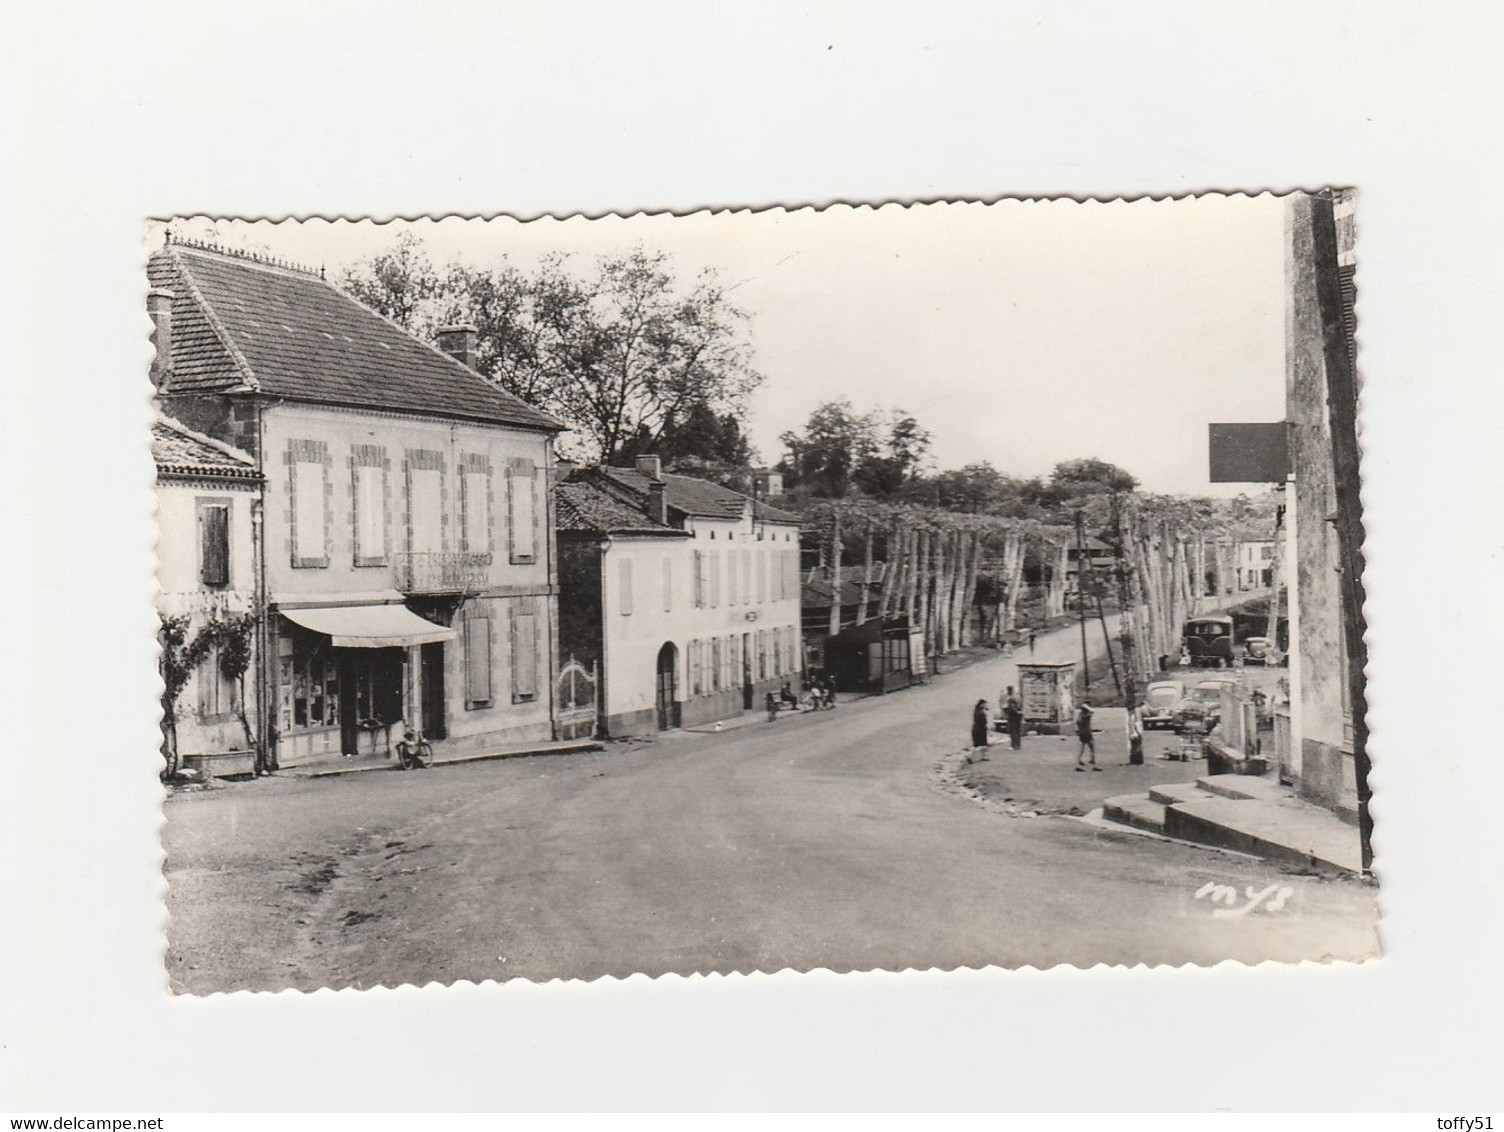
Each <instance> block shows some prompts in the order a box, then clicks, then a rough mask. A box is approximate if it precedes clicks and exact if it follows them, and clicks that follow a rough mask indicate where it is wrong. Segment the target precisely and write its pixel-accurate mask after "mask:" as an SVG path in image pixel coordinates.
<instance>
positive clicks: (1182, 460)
mask: <svg viewBox="0 0 1504 1132" xmlns="http://www.w3.org/2000/svg"><path fill="white" fill-rule="evenodd" d="M1283 221H1284V205H1283V203H1282V202H1281V201H1279V200H1278V199H1276V198H1274V197H1271V196H1269V195H1267V194H1266V195H1264V196H1260V197H1251V198H1250V197H1244V196H1238V197H1201V198H1195V199H1186V200H1174V201H1170V200H1162V201H1151V200H1139V201H1133V202H1112V203H1101V202H1076V201H1069V200H1063V201H1061V200H1056V201H1002V202H999V203H996V204H991V205H984V204H950V203H942V204H926V205H913V206H909V207H904V206H900V205H891V204H890V205H884V206H882V207H879V208H873V207H869V206H859V207H849V206H845V205H837V206H833V207H830V208H827V209H824V210H822V211H814V210H811V209H803V210H799V211H796V212H786V211H783V210H781V209H777V210H767V211H763V212H755V213H753V212H730V211H723V212H715V213H710V212H699V213H694V214H691V215H689V216H683V217H678V216H671V215H652V216H643V215H639V216H633V217H627V218H622V217H617V216H608V217H603V218H599V219H587V218H584V217H570V218H566V219H562V220H560V219H555V218H552V217H544V218H540V219H536V220H529V221H525V222H524V221H519V220H515V219H512V218H510V217H498V218H495V219H491V220H478V219H473V220H472V219H462V218H448V219H444V220H440V221H431V220H418V221H411V222H410V221H403V220H394V221H390V222H386V223H379V224H378V223H374V222H370V221H345V220H335V221H328V220H322V219H313V220H306V221H296V220H284V221H279V222H270V221H255V222H251V221H236V220H229V221H226V220H219V221H215V222H213V225H212V231H213V234H214V235H215V236H216V237H217V238H218V239H220V240H221V241H222V242H224V243H226V244H228V245H230V246H234V247H241V246H248V247H253V248H258V249H263V250H266V251H269V252H270V253H271V254H273V255H277V256H280V257H282V258H284V259H289V260H292V261H294V262H298V263H303V264H308V265H314V266H317V265H322V266H325V267H326V268H327V270H328V273H329V275H330V277H331V278H333V277H335V276H336V275H337V274H338V273H339V272H340V270H341V269H342V268H343V267H344V266H345V265H347V264H352V263H356V262H358V261H360V260H362V259H364V258H366V257H368V256H370V255H372V254H374V253H376V252H379V251H381V250H384V249H385V248H387V247H388V246H390V245H391V243H393V242H394V241H395V240H396V238H397V236H398V234H399V232H400V231H401V230H402V229H404V228H407V229H411V230H412V231H413V232H414V233H415V234H417V235H418V236H419V237H421V238H422V240H423V242H424V244H425V246H426V247H427V249H428V252H429V254H430V256H431V257H432V259H433V260H434V262H435V263H436V264H440V265H443V264H446V263H448V262H450V261H452V260H462V261H465V262H468V263H471V264H474V265H477V266H484V265H486V264H489V263H494V262H496V261H497V259H498V258H499V257H501V256H503V255H505V256H508V257H509V258H511V259H512V260H513V261H514V262H516V263H517V264H519V265H521V266H528V265H530V264H532V263H534V262H536V261H537V260H538V258H539V257H541V256H543V255H545V254H547V253H549V252H554V251H565V252H571V253H574V254H576V255H577V256H579V257H580V258H581V259H583V260H585V261H587V262H588V261H589V259H590V258H591V257H593V256H596V255H600V254H610V253H614V252H620V251H625V250H627V249H629V248H631V247H633V246H634V245H637V244H642V245H645V246H647V247H650V248H655V249H662V250H664V251H666V252H668V253H670V254H671V255H672V257H673V259H674V261H675V263H676V265H677V266H678V268H679V270H680V273H681V277H682V278H683V279H685V281H686V282H688V281H689V280H690V279H691V278H692V277H693V276H694V275H695V274H696V273H698V272H699V271H700V270H701V269H702V268H705V267H710V268H714V269H715V270H717V271H718V272H719V273H720V275H721V277H722V279H723V281H724V282H725V283H726V284H727V285H728V286H730V287H732V288H733V290H732V297H733V298H734V300H735V301H736V302H737V304H738V305H740V306H741V307H743V308H744V309H746V310H747V311H748V312H749V313H750V315H751V334H752V339H753V343H754V346H755V349H756V365H757V368H758V369H759V370H760V371H761V372H762V373H763V374H765V375H766V382H765V384H764V385H763V386H762V387H761V388H760V389H759V390H758V391H757V392H756V393H755V394H754V395H753V399H752V401H751V405H750V411H749V413H748V421H747V425H748V428H749V431H750V433H751V438H752V441H753V444H754V446H755V447H756V448H757V449H758V451H759V454H760V456H761V458H762V459H763V461H764V462H766V463H774V462H776V461H777V460H778V458H779V456H780V455H781V445H780V444H779V442H778V437H779V436H780V435H781V434H782V433H783V432H785V431H786V430H789V429H798V428H800V427H801V426H802V425H803V423H804V421H805V420H806V419H807V417H808V415H809V413H810V410H811V409H813V408H814V407H815V406H816V405H817V404H818V403H820V402H822V401H827V400H832V399H839V398H849V399H850V400H851V402H852V403H853V405H854V407H855V408H856V409H857V410H858V411H865V410H867V409H871V408H884V409H886V408H897V409H902V410H905V411H906V412H908V413H910V414H912V415H913V416H915V417H916V418H917V419H918V420H919V422H920V423H921V424H922V425H924V426H925V427H926V428H928V429H929V430H930V432H931V433H932V434H933V436H934V449H933V457H934V462H935V465H936V466H937V467H939V468H957V467H960V466H962V465H964V464H967V463H971V462H974V461H982V460H986V461H990V462H992V463H993V464H994V465H995V466H996V467H997V468H998V469H999V470H1001V471H1003V472H1006V473H1009V474H1012V475H1021V476H1031V475H1048V473H1049V471H1050V469H1051V468H1052V467H1053V466H1054V465H1055V464H1056V463H1057V462H1059V461H1061V460H1066V459H1071V458H1074V457H1080V456H1095V457H1098V458H1100V459H1104V460H1108V461H1111V462H1112V463H1114V464H1118V465H1120V466H1122V467H1124V468H1126V469H1128V471H1130V472H1132V473H1133V474H1134V475H1135V476H1137V477H1138V479H1139V481H1140V482H1141V484H1142V486H1143V488H1144V489H1145V490H1148V491H1155V492H1176V493H1178V492H1184V493H1192V494H1216V495H1227V494H1235V493H1237V492H1238V491H1242V490H1251V488H1249V487H1247V486H1245V485H1212V484H1209V483H1208V482H1207V451H1206V449H1207V440H1206V426H1207V424H1209V423H1212V422H1222V421H1273V420H1279V419H1281V418H1282V417H1283V416H1284V319H1285V297H1284V248H1283V235H1282V231H1283ZM161 227H162V225H160V224H156V223H154V224H151V225H149V226H148V243H149V244H150V245H153V246H154V245H155V244H156V243H159V242H160V240H161ZM173 229H174V231H175V232H177V233H180V234H182V235H185V236H203V235H206V234H209V233H210V231H211V226H210V223H209V222H208V221H205V220H202V219H193V220H188V221H176V222H174V223H173Z"/></svg>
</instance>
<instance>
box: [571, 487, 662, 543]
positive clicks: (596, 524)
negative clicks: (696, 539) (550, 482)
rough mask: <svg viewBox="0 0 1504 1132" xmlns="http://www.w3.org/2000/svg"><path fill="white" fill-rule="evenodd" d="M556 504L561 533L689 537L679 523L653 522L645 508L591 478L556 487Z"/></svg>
mask: <svg viewBox="0 0 1504 1132" xmlns="http://www.w3.org/2000/svg"><path fill="white" fill-rule="evenodd" d="M554 508H555V514H556V518H557V528H558V531H559V533H560V534H571V533H577V532H578V533H589V534H632V535H678V536H681V537H688V536H687V535H686V534H685V532H684V531H681V530H679V529H678V528H677V527H670V526H666V525H664V524H663V523H656V522H654V521H653V520H652V519H651V518H649V517H648V514H647V512H646V511H645V510H643V509H642V508H639V507H634V506H633V505H632V504H630V503H628V502H627V501H626V500H624V499H622V498H620V497H618V496H617V495H615V494H614V493H612V492H610V491H608V490H607V489H606V488H605V487H604V486H602V485H601V484H599V483H596V482H592V481H591V480H590V479H589V478H580V479H572V480H569V481H566V482H565V483H561V484H560V485H559V486H558V487H556V488H554Z"/></svg>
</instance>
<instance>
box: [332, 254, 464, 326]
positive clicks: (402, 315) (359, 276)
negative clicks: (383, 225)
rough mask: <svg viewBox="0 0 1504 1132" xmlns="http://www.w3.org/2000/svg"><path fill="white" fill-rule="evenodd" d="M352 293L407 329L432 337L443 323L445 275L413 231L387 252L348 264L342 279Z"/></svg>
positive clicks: (345, 287) (343, 284) (342, 283)
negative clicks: (439, 305)
mask: <svg viewBox="0 0 1504 1132" xmlns="http://www.w3.org/2000/svg"><path fill="white" fill-rule="evenodd" d="M340 284H341V286H343V287H344V289H345V290H346V291H348V292H349V293H350V294H351V295H352V296H354V297H355V298H356V299H359V300H360V301H361V302H363V303H365V305H366V306H368V307H370V308H371V309H372V310H374V311H376V312H378V313H380V314H384V315H386V317H387V318H389V319H391V320H392V321H393V322H395V323H396V324H397V325H398V326H400V327H402V328H403V329H404V330H409V331H411V332H412V333H414V334H416V335H418V336H419V337H420V338H428V339H432V337H433V331H434V329H435V328H436V327H437V326H438V325H439V315H438V311H437V310H436V309H435V302H436V301H437V300H440V299H442V298H443V297H444V295H445V292H446V284H445V280H444V278H443V277H442V276H441V275H440V274H439V272H438V271H437V270H435V268H434V266H433V261H432V260H430V259H429V258H428V253H427V252H426V251H424V249H423V241H422V240H420V239H419V238H418V237H417V236H415V235H413V234H412V233H411V232H404V233H402V235H400V236H398V237H397V240H396V242H395V243H393V244H392V246H391V247H390V248H388V249H387V250H386V251H384V252H377V253H376V254H375V255H373V256H372V257H371V258H370V259H368V260H365V261H364V262H362V263H358V264H355V265H354V266H351V267H347V268H346V269H345V271H344V275H343V276H342V277H341V280H340Z"/></svg>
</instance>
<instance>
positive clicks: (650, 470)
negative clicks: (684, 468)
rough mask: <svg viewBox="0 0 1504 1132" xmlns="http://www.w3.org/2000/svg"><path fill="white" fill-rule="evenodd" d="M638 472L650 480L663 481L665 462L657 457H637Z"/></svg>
mask: <svg viewBox="0 0 1504 1132" xmlns="http://www.w3.org/2000/svg"><path fill="white" fill-rule="evenodd" d="M637 470H638V471H639V472H641V473H642V474H643V475H645V476H647V477H648V479H650V480H661V479H662V478H663V461H662V460H660V459H658V457H657V456H639V457H637Z"/></svg>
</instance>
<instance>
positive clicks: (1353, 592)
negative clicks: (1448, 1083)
mask: <svg viewBox="0 0 1504 1132" xmlns="http://www.w3.org/2000/svg"><path fill="white" fill-rule="evenodd" d="M1334 203H1335V202H1334V201H1333V199H1332V194H1331V192H1330V190H1327V191H1324V192H1320V193H1317V194H1316V195H1315V197H1313V198H1312V201H1311V237H1312V240H1311V243H1312V248H1311V250H1312V256H1313V258H1314V259H1315V261H1316V262H1315V269H1316V304H1317V309H1318V310H1319V311H1320V312H1321V336H1322V340H1323V345H1324V350H1323V361H1324V363H1325V368H1326V404H1327V414H1328V421H1329V423H1330V426H1331V436H1332V472H1333V481H1334V483H1335V486H1336V494H1337V513H1336V515H1335V516H1334V518H1333V522H1334V524H1335V526H1336V528H1337V548H1338V557H1339V560H1340V568H1341V571H1342V628H1343V633H1344V635H1345V639H1346V643H1347V685H1348V703H1349V704H1350V705H1351V706H1352V714H1353V777H1354V779H1355V785H1356V787H1357V794H1358V837H1359V841H1360V843H1361V846H1362V862H1363V872H1364V873H1365V874H1367V873H1368V872H1369V870H1370V869H1371V868H1372V866H1373V845H1372V840H1373V818H1372V816H1371V815H1370V813H1369V808H1368V804H1369V800H1370V799H1371V797H1372V793H1371V791H1370V790H1369V788H1368V772H1369V762H1368V696H1367V690H1366V688H1365V686H1364V679H1363V672H1364V670H1365V669H1366V668H1367V667H1368V644H1367V642H1366V641H1365V640H1364V639H1363V629H1364V621H1363V599H1364V590H1363V501H1362V499H1361V498H1360V496H1359V494H1358V486H1359V481H1358V383H1357V372H1356V370H1355V369H1354V366H1353V359H1352V355H1351V353H1350V352H1349V350H1348V343H1347V328H1346V327H1345V326H1344V325H1343V318H1342V276H1341V270H1340V267H1339V265H1338V261H1337V220H1336V216H1335V214H1334V212H1333V205H1334Z"/></svg>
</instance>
